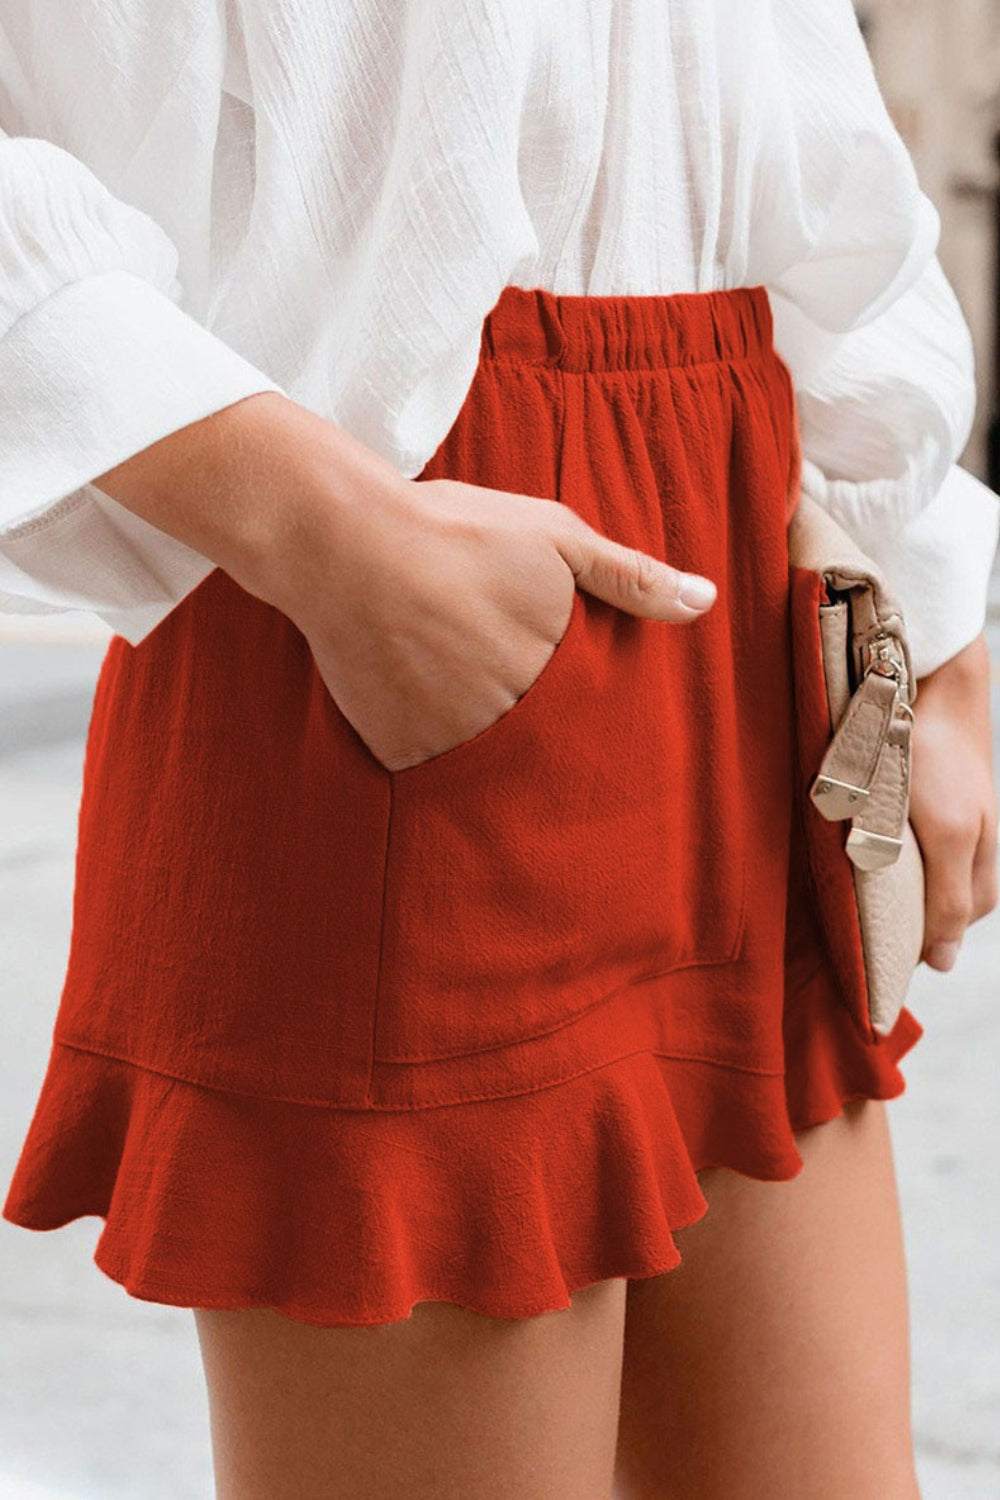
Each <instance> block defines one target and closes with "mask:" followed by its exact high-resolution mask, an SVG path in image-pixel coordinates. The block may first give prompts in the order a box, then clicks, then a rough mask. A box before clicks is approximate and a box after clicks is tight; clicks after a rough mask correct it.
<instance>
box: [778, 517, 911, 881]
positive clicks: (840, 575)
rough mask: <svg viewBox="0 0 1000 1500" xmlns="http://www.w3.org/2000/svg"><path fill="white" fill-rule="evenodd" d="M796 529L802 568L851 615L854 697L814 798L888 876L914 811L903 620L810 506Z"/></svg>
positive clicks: (871, 571) (858, 557)
mask: <svg viewBox="0 0 1000 1500" xmlns="http://www.w3.org/2000/svg"><path fill="white" fill-rule="evenodd" d="M796 527H797V528H798V530H797V531H794V528H796ZM791 528H792V529H793V530H792V532H791V536H792V545H793V546H794V547H795V549H796V555H797V557H798V560H799V561H800V563H804V564H805V565H806V566H812V567H814V568H815V569H816V570H817V571H818V572H819V573H821V575H822V577H823V580H824V583H825V586H826V588H827V590H828V592H829V593H831V594H832V595H833V596H834V597H839V596H841V595H844V596H845V597H846V598H847V599H848V600H849V613H850V647H851V662H850V668H851V676H852V681H853V688H852V691H851V695H850V698H849V700H848V702H847V706H846V709H845V711H844V713H843V715H842V717H841V718H840V721H839V723H838V724H836V725H835V727H834V733H833V737H832V739H831V741H830V743H829V745H828V747H827V750H826V754H825V755H824V757H823V760H822V763H821V765H820V768H819V771H818V773H817V775H816V777H815V778H814V780H813V783H812V786H811V787H810V792H809V795H810V797H811V798H812V801H813V803H814V804H815V806H816V807H817V808H818V809H819V811H820V812H821V813H822V814H823V816H824V817H825V818H828V819H830V820H831V821H837V820H840V819H844V818H850V820H851V830H850V833H849V834H848V837H847V846H846V847H847V854H848V856H849V857H850V859H851V860H852V861H853V862H854V864H855V865H856V866H857V867H858V868H859V869H862V870H879V869H882V868H884V867H885V866H886V865H890V864H893V863H894V862H895V861H896V860H897V859H898V858H899V854H900V851H901V849H902V847H903V836H904V830H905V826H906V821H907V817H908V813H909V802H910V764H911V743H912V734H913V708H912V705H913V702H914V700H915V698H916V682H915V679H914V677H913V670H912V664H911V661H910V653H909V646H908V644H907V640H906V634H905V631H904V629H903V621H902V616H901V613H900V610H899V607H898V605H897V604H896V601H895V600H894V598H893V596H892V594H891V592H890V590H889V588H888V585H887V583H886V581H885V578H884V576H883V575H882V573H881V571H880V570H879V569H878V568H877V567H876V565H875V564H874V563H873V562H872V561H871V559H870V558H868V557H866V556H865V554H864V553H862V552H861V551H860V549H859V548H857V547H856V545H855V543H854V542H853V541H851V539H850V538H849V537H848V536H847V534H846V533H845V532H844V531H843V529H842V528H841V527H840V526H839V525H838V524H837V522H835V521H834V520H833V519H832V517H829V516H828V515H827V514H826V513H825V512H824V511H822V509H821V508H820V507H819V506H818V505H817V504H816V502H815V501H812V500H811V499H810V498H809V497H808V496H803V497H802V498H801V500H800V501H799V505H798V507H797V510H796V513H795V516H794V517H793V519H792V522H791Z"/></svg>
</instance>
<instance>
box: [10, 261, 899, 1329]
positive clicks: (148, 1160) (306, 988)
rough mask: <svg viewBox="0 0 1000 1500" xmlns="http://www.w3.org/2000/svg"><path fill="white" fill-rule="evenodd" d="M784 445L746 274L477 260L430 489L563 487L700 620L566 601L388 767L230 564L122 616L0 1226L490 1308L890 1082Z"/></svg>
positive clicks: (785, 1162) (225, 1279)
mask: <svg viewBox="0 0 1000 1500" xmlns="http://www.w3.org/2000/svg"><path fill="white" fill-rule="evenodd" d="M797 465H798V451H797V442H796V432H795V419H794V407H793V402H792V397H791V387H790V383H789V380H788V375H787V371H786V370H785V368H784V366H783V365H782V364H781V362H780V360H778V359H777V357H776V356H775V354H774V351H773V348H772V345H771V323H770V309H769V306H768V302H767V297H766V294H765V293H764V292H763V290H762V289H761V288H752V289H744V290H740V291H736V292H725V293H706V294H691V295H684V296H678V297H625V298H612V297H609V298H574V297H556V296H554V295H552V294H550V293H548V292H544V291H541V290H538V289H534V290H532V289H522V288H508V289H506V290H505V292H504V293H503V295H502V296H501V298H500V301H499V302H498V304H497V307H496V308H494V310H493V311H492V313H491V314H490V315H489V317H488V318H487V320H486V323H485V325H484V329H483V341H482V351H481V358H480V361H479V366H478V368H477V371H476V373H475V378H474V380H473V382H472V385H471V387H470V390H469V394H468V396H467V399H466V401H465V404H464V406H463V408H462V411H461V413H460V414H459V416H458V418H457V420H456V422H455V424H454V426H453V428H452V431H451V432H450V433H449V434H448V436H447V438H446V439H445V441H444V442H443V443H442V445H441V447H440V448H439V450H438V452H437V453H436V454H435V455H434V458H433V459H432V460H431V462H430V464H429V465H428V466H427V469H426V470H425V472H424V475H423V476H422V477H423V478H424V479H431V478H436V477H452V478H461V479H466V480H469V481H471V482H474V483H478V484H483V485H489V486H491V487H493V488H497V489H505V490H510V491H515V492H518V493H521V494H524V495H528V496H535V497H538V498H540V499H544V498H549V499H554V500H557V501H559V502H561V503H563V504H565V505H568V506H571V507H572V508H573V509H575V510H576V511H577V512H578V513H579V514H580V515H581V516H582V517H583V519H584V520H586V521H587V522H589V523H590V524H591V525H592V526H593V527H595V528H596V529H598V530H600V531H602V532H604V533H605V534H607V535H609V536H611V537H613V538H614V539H615V540H618V541H620V542H623V543H625V544H626V545H627V546H630V547H636V548H641V549H642V550H645V551H649V552H653V553H654V554H655V555H657V556H660V557H663V558H665V559H666V560H668V561H670V562H671V563H674V564H675V565H678V566H680V567H683V568H686V569H689V570H691V571H698V572H704V573H706V574H708V575H709V576H710V577H712V578H713V579H714V580H715V581H716V583H717V586H718V590H719V597H718V600H717V603H716V605H715V606H714V608H713V609H712V610H710V611H709V612H708V613H707V614H706V615H705V616H703V617H702V618H701V619H699V620H698V621H697V622H696V623H694V624H692V625H687V626H683V627H681V626H674V625H665V624H663V623H662V622H657V621H650V620H644V619H641V618H640V617H637V616H632V615H629V614H626V613H625V612H623V611H621V610H618V609H615V608H614V607H613V606H612V605H610V604H609V603H606V602H604V601H602V600H600V599H598V598H597V597H596V596H594V595H592V594H587V593H586V592H584V591H582V590H581V591H578V592H577V594H576V595H575V598H574V603H573V611H572V615H571V618H570V621H569V624H568V627H567V629H566V632H565V634H564V636H563V638H562V640H561V641H560V642H559V644H558V646H557V647H556V648H555V651H554V653H553V655H552V656H551V658H550V660H549V662H548V664H547V665H546V667H545V668H544V669H543V671H542V673H541V674H540V676H539V677H538V678H537V679H536V681H535V683H534V684H533V685H532V687H531V688H529V689H528V691H527V692H526V693H525V694H524V695H523V697H522V698H520V699H519V700H518V702H517V703H516V704H515V705H514V707H513V708H512V709H510V710H509V711H508V712H507V713H505V714H504V715H503V716H502V717H501V718H500V719H499V720H498V721H497V722H496V723H494V724H493V725H491V726H489V727H488V728H487V729H485V730H483V731H482V732H481V733H480V734H478V735H476V736H475V737H474V738H472V739H471V740H469V741H466V742H465V743H463V744H461V745H459V746H456V747H455V748H454V749H452V750H449V751H447V752H445V753H444V754H442V755H438V756H435V757H433V758H432V759H431V760H430V761H428V762H425V763H424V764H422V765H420V766H416V767H413V768H410V769H409V770H406V771H403V772H399V773H390V772H388V771H387V770H386V769H385V768H384V767H383V766H382V765H381V764H380V763H379V762H378V760H377V759H376V758H375V757H374V756H373V755H372V754H371V752H370V751H369V750H368V748H367V746H366V745H365V744H364V743H363V742H362V741H361V739H360V738H359V736H358V735H357V734H356V733H355V731H354V730H353V728H352V727H351V725H350V724H349V723H348V722H347V721H346V719H345V718H344V717H343V715H342V714H341V713H340V712H339V710H338V709H337V707H336V705H335V704H334V702H333V700H332V699H331V697H330V694H329V692H328V691H327V689H326V688H325V686H324V684H323V681H322V679H321V678H320V677H319V674H318V671H317V669H316V667H315V663H314V662H313V659H312V656H311V653H310V651H309V649H308V645H307V643H306V641H305V639H304V637H303V636H302V635H301V634H300V632H299V631H297V630H296V628H295V627H294V626H293V625H292V624H291V622H290V621H289V620H288V618H287V617H286V616H285V615H283V614H282V613H281V612H280V611H278V610H275V609H273V608H271V607H270V606H267V605H264V604H262V603H261V602H260V601H259V600H257V599H255V598H253V597H252V596H250V595H249V594H247V593H245V592H244V591H243V590H241V589H240V588H238V587H237V586H236V584H235V583H233V581H232V580H231V579H229V578H228V576H227V575H226V574H225V573H223V572H222V571H221V570H216V571H215V572H214V573H212V574H211V575H210V576H209V577H208V578H207V579H206V580H205V581H204V582H203V583H202V584H201V585H199V587H198V588H197V589H195V590H194V591H193V592H192V593H191V594H190V595H188V597H187V598H186V599H185V600H183V601H182V602H181V603H180V604H179V605H178V606H177V608H176V609H175V610H173V611H172V613H171V614H170V615H169V616H168V617H167V618H166V619H165V620H164V621H163V622H162V623H161V625H159V626H158V627H157V629H156V630H155V631H153V632H152V633H151V635H150V636H148V637H147V638H146V640H145V641H143V642H142V643H141V644H140V645H139V646H138V647H135V648H133V647H131V646H129V645H128V643H127V642H125V641H124V640H123V639H121V638H115V639H114V640H113V641H112V642H111V645H110V647H109V650H108V654H107V657H106V659H105V662H104V665H103V668H102V672H101V676H100V680H99V682H98V685H97V691H96V695H95V701H94V710H93V716H92V721H91V727H90V733H89V737H88V743H87V753H86V762H85V768H84V787H83V797H82V801H81V808H80V823H79V846H78V856H77V878H76V889H75V895H74V912H73V936H72V943H71V949H70V957H69V964H68V968H67V974H66V981H65V985H64V988H63V993H62V996H61V1000H60V1004H59V1009H58V1014H57V1017H56V1021H55V1026H54V1031H53V1039H52V1051H51V1056H50V1059H49V1063H48V1068H47V1071H46V1074H45V1077H44V1079H43V1080H42V1083H41V1088H40V1091H39V1096H38V1100H37V1104H36V1108H35V1112H34V1116H33V1118H32V1120H31V1122H30V1125H29V1128H28V1130H27V1134H26V1138H25V1141H24V1144H23V1147H22V1151H21V1154H20V1159H19V1161H18V1163H17V1166H16V1170H15V1172H14V1176H13V1179H12V1181H11V1184H10V1187H9V1190H8V1194H7V1199H6V1203H5V1205H4V1210H3V1212H4V1216H5V1217H6V1218H7V1219H9V1220H11V1221H12V1222H14V1223H18V1224H22V1225H24V1226H26V1227H28V1228H34V1229H51V1228H55V1227H57V1226H58V1225H61V1224H65V1223H67V1222H68V1221H69V1220H71V1219H75V1218H78V1217H81V1216H83V1215H87V1214H95V1215H99V1216H101V1217H102V1218H103V1219H104V1220H105V1223H104V1227H103V1230H102V1232H101V1235H100V1238H99V1240H98V1244H97V1249H96V1252H95V1259H96V1261H97V1264H98V1265H99V1266H100V1268H101V1269H102V1270H103V1271H104V1272H106V1273H107V1274H108V1275H109V1276H111V1277H113V1278H114V1279H115V1280H117V1281H119V1282H120V1283H121V1284H122V1285H123V1286H124V1287H125V1288H126V1289H127V1290H128V1291H129V1292H130V1293H132V1294H133V1295H135V1296H138V1297H143V1298H147V1299H150V1300H153V1301H158V1302H164V1303H174V1304H180V1305H185V1306H216V1307H250V1306H269V1307H274V1308H276V1309H278V1310H279V1311H280V1312H283V1313H285V1314H287V1315H288V1316H290V1317H294V1318H300V1319H303V1320H306V1321H310V1322H315V1323H319V1324H330V1325H335V1324H377V1323H385V1322H392V1321H395V1320H398V1319H401V1318H404V1317H406V1316H408V1315H409V1313H410V1311H411V1310H412V1308H413V1306H414V1305H415V1304H416V1303H418V1302H422V1301H429V1300H430V1301H447V1302H453V1303H457V1304H459V1305H461V1306H464V1307H468V1308H472V1309H474V1310H476V1311H479V1312H482V1313H486V1314H489V1315H491V1316H494V1317H524V1316H529V1315H534V1314H537V1313H541V1312H543V1311H546V1310H549V1309H553V1308H558V1307H565V1306H566V1305H567V1304H568V1302H569V1299H570V1297H571V1294H572V1293H573V1291H574V1290H576V1289H578V1288H580V1287H582V1286H585V1285H588V1284H591V1283H593V1282H595V1281H599V1280H602V1279H605V1278H608V1277H616V1276H626V1277H638V1276H649V1275H654V1274H657V1273H658V1272H663V1271H668V1270H670V1269H671V1268H672V1267H673V1266H675V1265H676V1264H677V1262H678V1259H679V1252H678V1246H677V1244H676V1242H675V1239H674V1231H676V1230H677V1229H679V1228H680V1227H681V1226H683V1225H685V1224H690V1223H691V1222H693V1221H694V1220H695V1219H697V1218H699V1217H700V1216H701V1214H702V1213H704V1212H705V1210H706V1207H707V1205H706V1200H705V1197H704V1196H703V1194H702V1192H701V1188H700V1186H699V1182H698V1173H699V1171H701V1170H702V1169H704V1168H706V1167H709V1166H723V1167H728V1168H731V1169H732V1170H735V1171H739V1172H742V1173H745V1174H747V1175H749V1176H753V1177H757V1178H762V1179H769V1180H780V1179H784V1178H787V1177H790V1176H793V1175H794V1174H795V1173H796V1172H797V1171H798V1170H800V1168H801V1166H802V1158H801V1156H800V1155H799V1153H798V1151H797V1149H796V1144H795V1132H796V1131H797V1130H800V1129H804V1128H806V1127H809V1126H814V1125H817V1124H819V1123H820V1122H822V1121H824V1120H828V1119H830V1118H832V1117H833V1116H834V1115H836V1114H838V1113H839V1112H840V1111H841V1110H842V1108H843V1105H844V1103H845V1101H846V1100H848V1099H855V1098H891V1097H893V1096H894V1095H896V1094H898V1093H900V1092H901V1091H902V1089H903V1087H904V1080H903V1077H902V1074H901V1073H900V1072H899V1069H898V1063H899V1060H900V1058H901V1057H902V1056H903V1055H904V1053H905V1052H906V1051H907V1050H908V1049H909V1048H910V1047H911V1046H912V1045H913V1044H914V1043H915V1042H916V1040H917V1039H918V1038H919V1036H920V1035H921V1027H920V1024H919V1022H918V1021H917V1020H916V1019H915V1018H914V1017H913V1016H912V1015H911V1013H910V1012H909V1011H908V1010H905V1009H904V1011H903V1012H902V1014H901V1016H900V1018H899V1021H898V1023H897V1025H896V1027H895V1029H894V1030H893V1032H892V1034H891V1035H890V1036H888V1037H884V1038H875V1037H873V1034H872V1033H871V1032H870V1028H868V1027H867V1023H866V1016H865V999H864V992H863V986H859V984H858V983H857V982H856V980H857V974H858V964H859V962H860V947H859V943H860V937H859V932H858V928H857V913H856V909H854V907H853V905H852V903H851V901H850V900H849V899H844V900H843V901H842V902H839V903H838V902H834V903H833V904H832V905H831V896H830V893H831V891H834V892H835V891H837V890H840V891H843V892H846V893H847V894H848V895H849V890H850V887H849V874H848V872H847V870H846V865H845V864H844V863H843V862H844V861H846V855H845V854H844V850H843V845H842V838H837V839H832V838H831V836H830V834H829V831H828V830H823V832H822V834H821V835H820V836H819V837H817V827H818V825H817V824H816V823H815V821H814V820H811V818H810V810H809V806H808V802H807V799H806V797H805V788H806V786H807V781H808V774H809V768H810V766H811V764H812V761H813V760H814V758H815V755H816V752H817V747H818V746H819V747H820V749H821V741H822V738H823V735H824V734H825V733H826V729H825V726H824V724H823V720H822V700H821V696H820V694H819V692H818V681H819V679H818V678H817V677H816V673H817V672H818V671H821V662H820V660H819V656H818V651H817V650H816V647H815V636H814V632H815V622H814V620H813V614H814V611H815V606H816V601H817V595H816V592H815V588H814V587H813V582H814V581H813V580H811V579H809V578H808V577H806V578H804V579H803V578H799V580H798V582H796V581H795V578H794V575H793V577H792V582H793V583H794V585H795V586H794V587H791V588H790V575H789V567H788V555H787V531H786V526H787V520H788V516H789V513H790V507H791V504H792V503H793V500H794V494H795V488H796V486H795V476H796V473H797ZM793 639H794V640H795V642H796V645H795V653H796V666H797V672H793V661H792V641H793ZM810 642H811V643H812V644H810ZM803 643H805V644H803ZM797 699H798V702H799V705H800V708H801V712H799V714H798V717H797V706H796V705H797ZM800 725H806V726H807V728H806V731H805V734H804V737H803V734H802V733H800ZM821 890H822V892H823V899H822V901H821V900H820V891H821ZM852 976H853V977H852ZM862 979H863V974H862Z"/></svg>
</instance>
